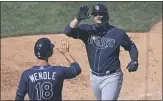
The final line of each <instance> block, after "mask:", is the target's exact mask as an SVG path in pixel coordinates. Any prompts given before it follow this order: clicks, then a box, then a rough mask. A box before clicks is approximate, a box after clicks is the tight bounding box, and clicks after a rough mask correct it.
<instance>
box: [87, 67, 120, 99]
mask: <svg viewBox="0 0 163 101" xmlns="http://www.w3.org/2000/svg"><path fill="white" fill-rule="evenodd" d="M90 81H91V87H92V89H93V93H94V96H95V97H96V99H97V100H117V99H118V96H119V93H120V90H121V86H122V82H123V73H122V71H121V69H118V70H117V72H116V73H113V74H109V75H106V76H102V77H99V76H96V75H93V74H92V73H90Z"/></svg>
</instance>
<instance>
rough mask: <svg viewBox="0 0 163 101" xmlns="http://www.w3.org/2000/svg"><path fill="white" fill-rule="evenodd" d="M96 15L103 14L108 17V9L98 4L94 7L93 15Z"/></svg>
mask: <svg viewBox="0 0 163 101" xmlns="http://www.w3.org/2000/svg"><path fill="white" fill-rule="evenodd" d="M96 13H103V14H106V15H107V14H108V9H107V7H106V6H105V5H104V4H96V5H95V6H93V9H92V13H91V15H94V14H96Z"/></svg>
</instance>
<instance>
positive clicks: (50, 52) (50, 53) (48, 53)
mask: <svg viewBox="0 0 163 101" xmlns="http://www.w3.org/2000/svg"><path fill="white" fill-rule="evenodd" d="M52 55H53V49H51V50H50V51H48V52H47V57H51V56H52Z"/></svg>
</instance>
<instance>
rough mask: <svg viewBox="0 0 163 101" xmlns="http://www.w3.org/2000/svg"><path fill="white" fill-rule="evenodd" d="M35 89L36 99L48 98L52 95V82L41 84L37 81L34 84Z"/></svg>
mask: <svg viewBox="0 0 163 101" xmlns="http://www.w3.org/2000/svg"><path fill="white" fill-rule="evenodd" d="M35 88H36V90H37V99H38V100H41V99H45V100H46V99H50V98H51V97H52V96H53V91H52V84H51V83H50V82H44V83H43V84H40V82H38V83H37V84H36V86H35Z"/></svg>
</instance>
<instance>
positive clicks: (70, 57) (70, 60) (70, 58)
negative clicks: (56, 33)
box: [64, 53, 76, 64]
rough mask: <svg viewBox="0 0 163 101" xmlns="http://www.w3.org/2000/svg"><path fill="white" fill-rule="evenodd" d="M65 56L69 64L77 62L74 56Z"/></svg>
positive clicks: (67, 54) (68, 54)
mask: <svg viewBox="0 0 163 101" xmlns="http://www.w3.org/2000/svg"><path fill="white" fill-rule="evenodd" d="M64 56H65V58H66V59H67V61H68V62H69V64H71V63H73V62H76V60H75V59H74V58H73V57H72V55H71V54H70V53H66V54H64Z"/></svg>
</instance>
